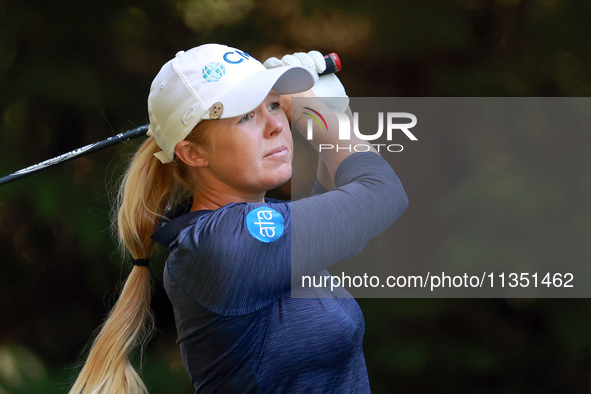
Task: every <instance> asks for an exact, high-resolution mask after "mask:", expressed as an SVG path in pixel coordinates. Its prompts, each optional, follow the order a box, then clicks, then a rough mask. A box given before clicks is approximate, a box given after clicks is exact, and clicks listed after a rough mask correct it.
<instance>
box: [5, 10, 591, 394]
mask: <svg viewBox="0 0 591 394" xmlns="http://www.w3.org/2000/svg"><path fill="white" fill-rule="evenodd" d="M590 17H591V3H590V2H589V1H586V0H585V1H584V0H529V1H528V0H453V1H438V0H429V1H428V0H404V1H395V2H392V1H386V0H382V1H351V0H339V1H335V0H329V1H323V2H318V1H312V0H283V1H260V0H234V1H229V0H145V1H142V2H133V1H129V0H120V1H109V0H106V1H100V2H99V1H86V2H82V1H71V0H20V1H10V2H9V1H7V0H0V83H1V86H2V88H1V91H0V175H5V174H8V173H11V172H14V171H16V170H19V169H21V168H24V167H26V166H29V165H31V164H34V163H37V162H40V161H42V160H45V159H47V158H50V157H54V156H57V155H59V154H61V153H64V152H67V151H70V150H72V149H75V148H78V147H80V146H83V145H86V144H88V143H91V142H95V141H98V140H102V139H104V138H107V137H109V136H111V135H114V134H117V133H119V132H122V131H125V130H128V129H131V128H133V127H135V126H139V125H142V124H145V123H147V110H146V98H147V95H148V91H149V86H150V83H151V80H152V78H153V77H154V76H155V75H156V73H157V72H158V70H159V69H160V67H161V65H162V64H164V63H165V62H166V61H167V60H168V59H170V58H171V57H172V56H174V54H175V53H176V52H177V51H179V50H182V49H188V48H191V47H193V46H197V45H200V44H203V43H207V42H220V43H225V44H228V45H231V46H235V47H238V48H241V49H244V50H245V51H247V52H249V53H250V54H251V55H253V56H255V57H257V58H259V59H261V60H264V59H266V58H267V57H269V56H279V57H280V56H281V55H283V54H285V53H291V52H294V51H296V50H297V51H307V50H310V49H317V50H320V51H321V52H324V53H327V52H332V51H335V52H337V53H338V54H339V55H340V57H341V60H342V61H343V64H344V70H343V71H342V72H341V73H340V74H339V77H340V78H341V80H342V81H343V83H344V85H345V86H346V88H347V91H348V93H349V95H351V96H360V97H372V96H384V97H392V96H399V97H405V96H406V97H412V96H416V97H422V96H433V97H438V96H589V95H590V93H591V78H590V77H589V72H588V70H589V69H590V67H589V66H590V64H591V40H590V38H591V28H590V27H589V26H590V25H589V23H588V20H589V18H590ZM462 132H467V131H461V130H459V131H458V135H454V136H445V138H446V141H443V140H441V141H431V142H430V144H431V149H430V152H431V153H430V154H429V155H428V156H425V157H403V158H401V159H400V167H397V168H395V169H396V171H397V173H398V174H399V176H400V178H401V179H402V181H403V184H404V185H405V188H406V190H407V193H408V194H409V197H410V199H411V207H410V208H409V210H408V211H407V212H406V213H405V214H404V215H403V217H402V218H401V222H399V223H397V226H400V227H399V231H400V233H401V240H400V245H396V248H397V250H399V251H400V253H399V255H398V256H397V258H398V259H399V260H401V261H412V259H417V258H426V259H448V260H449V259H462V258H463V259H465V258H470V256H478V255H479V253H481V252H480V251H481V250H483V249H482V248H483V245H484V246H485V247H486V248H488V249H489V250H497V251H499V250H500V251H506V253H505V255H506V256H507V257H506V258H507V259H508V260H510V259H511V258H513V257H514V256H512V251H515V245H514V244H513V242H512V236H511V229H512V228H513V229H514V228H515V227H514V226H513V225H512V223H499V222H498V221H494V220H492V221H491V220H490V217H491V216H496V215H495V213H496V212H498V214H499V216H501V215H503V214H507V212H513V211H511V209H514V210H515V208H514V205H513V204H511V203H510V202H511V201H518V203H519V204H523V206H526V207H528V208H527V212H526V214H524V215H522V216H520V215H519V214H517V215H516V216H515V217H516V220H517V221H518V224H517V226H518V227H517V228H518V231H519V232H521V233H524V234H525V237H530V238H531V239H530V241H531V245H532V248H535V245H536V244H537V243H538V242H539V240H537V239H536V237H537V236H538V235H539V234H540V233H542V234H543V233H544V228H546V226H548V227H550V226H551V227H552V228H554V229H556V228H559V229H564V231H563V233H564V237H563V238H561V239H559V240H556V242H562V243H564V242H570V241H569V240H573V239H574V240H577V241H576V242H577V244H576V245H574V242H573V247H575V248H576V249H577V251H578V254H577V258H579V257H578V256H580V255H581V251H583V252H582V253H584V255H585V257H586V259H585V261H581V262H580V263H581V264H588V263H589V262H591V253H589V244H591V242H589V241H590V240H591V239H590V238H591V199H590V197H591V157H590V156H591V155H589V152H591V149H590V148H591V135H586V136H584V138H580V140H577V141H574V142H575V144H576V146H577V149H576V150H567V149H565V148H564V147H565V145H564V144H563V142H564V140H563V139H561V138H566V137H564V136H560V135H556V136H536V135H532V136H529V138H528V139H527V140H522V141H519V142H518V143H517V144H515V143H514V141H513V140H510V139H509V138H510V136H508V135H504V136H503V135H501V136H497V137H496V138H497V139H495V140H491V139H487V137H486V136H484V135H482V134H477V135H471V136H469V135H463V134H462ZM442 138H443V137H442ZM570 142H571V143H572V142H573V141H570ZM137 143H138V142H137V141H134V142H130V143H128V144H126V145H122V146H120V147H118V148H111V149H109V150H106V151H102V152H99V153H96V154H93V155H91V156H87V157H84V158H80V159H77V160H75V161H73V162H70V163H67V164H63V165H60V166H56V167H55V168H52V169H50V170H48V171H46V172H44V173H41V174H37V175H33V176H31V177H29V178H26V179H24V180H20V181H17V182H15V183H12V184H9V185H6V186H2V187H1V189H0V394H4V393H11V394H12V393H14V394H17V393H27V394H35V393H57V392H65V391H66V390H67V387H68V384H69V382H71V381H72V378H73V377H74V375H75V368H76V366H77V365H78V363H79V362H80V361H82V358H81V355H82V354H83V350H84V348H85V346H86V344H87V343H88V341H89V339H90V338H91V337H92V335H93V332H94V330H95V329H96V328H97V327H98V326H99V324H100V323H101V321H102V318H103V317H104V316H105V314H106V313H107V311H108V310H109V308H110V306H111V305H112V304H113V302H114V300H115V298H116V295H117V286H118V283H119V282H120V281H121V280H122V279H123V278H125V277H126V274H127V272H128V271H129V269H130V263H129V262H128V261H122V258H121V256H120V254H119V252H118V251H117V250H116V249H115V246H114V242H113V240H112V238H111V236H110V229H109V226H110V223H109V211H110V203H111V201H112V197H113V191H114V185H115V183H116V180H117V178H118V176H119V175H120V174H121V171H122V169H123V167H124V163H125V161H126V160H127V158H128V157H129V155H130V154H131V153H132V152H133V151H134V148H135V147H137ZM425 143H427V144H429V142H428V141H427V142H425ZM505 147H511V152H510V154H507V152H506V151H505V150H504V149H505ZM569 149H570V148H569ZM523 168H527V169H528V171H529V172H528V173H527V174H530V175H531V176H528V177H527V178H526V180H525V181H524V180H523V179H524V178H523V171H522V170H523ZM565 173H567V174H569V176H567V177H565V176H564V174H565ZM483 176H485V177H488V178H487V179H493V180H494V181H495V182H496V183H492V184H493V185H495V184H496V185H498V186H499V187H503V185H506V184H507V182H509V183H510V184H511V185H520V186H521V187H513V188H512V189H511V190H512V193H513V194H511V195H509V196H507V195H506V194H503V193H496V194H494V193H493V194H491V195H492V197H493V198H494V199H495V201H496V202H497V203H496V204H495V205H494V206H493V207H492V208H493V209H494V210H492V211H491V206H490V201H491V200H490V197H491V195H483V194H482V193H481V192H482V188H481V183H482V177H483ZM489 191H490V190H489ZM493 191H494V190H493ZM556 191H559V193H561V194H560V195H561V196H562V198H559V199H556V198H551V197H552V196H551V195H547V194H546V193H555V192H556ZM286 193H289V185H288V186H286V187H285V188H282V189H281V190H278V191H276V194H278V195H280V196H281V195H283V196H285V195H286ZM505 198H510V199H512V200H504V199H505ZM545 198H548V199H550V200H545ZM540 200H541V201H557V204H556V206H552V208H551V212H548V204H539V203H536V202H539V201H540ZM511 206H513V208H511ZM520 206H521V205H520ZM483 220H484V221H483ZM483 223H485V224H483ZM531 227H535V229H536V231H531V232H528V229H530V228H531ZM419 239H431V240H432V241H433V242H432V243H431V245H432V247H431V248H425V247H423V246H421V247H420V248H417V244H416V243H414V242H415V240H419ZM580 240H582V241H580ZM581 242H583V243H581ZM398 246H399V247H398ZM519 250H524V249H519ZM528 250H529V249H525V251H526V252H527V251H528ZM585 253H586V254H585ZM518 257H519V256H517V257H516V258H518ZM572 258H573V256H568V255H565V256H556V259H557V261H559V260H560V259H568V260H569V261H571V260H570V259H572ZM164 259H165V254H164V253H163V252H162V251H161V252H160V254H159V256H158V258H156V259H155V261H154V263H153V267H152V271H153V274H154V275H153V276H154V283H155V292H154V299H153V309H154V311H155V314H156V320H157V321H156V322H157V327H158V329H159V332H158V334H157V335H156V337H155V338H154V339H153V340H152V342H151V343H150V345H149V347H148V349H147V356H146V358H145V360H144V364H143V369H142V375H143V377H144V379H145V381H146V382H147V385H148V387H149V388H150V392H151V393H154V394H157V393H190V392H192V388H191V386H190V383H189V381H188V376H187V374H186V372H185V371H184V369H183V366H182V363H181V359H180V355H179V352H178V348H177V345H176V343H175V340H176V337H175V335H176V334H175V328H174V321H173V315H172V307H171V306H170V304H169V302H168V299H167V298H166V294H165V292H164V290H163V288H162V284H161V271H162V267H163V262H164ZM359 303H360V305H361V307H362V309H363V311H364V314H365V318H366V336H365V342H364V346H365V352H366V359H367V365H368V370H369V375H370V383H371V386H372V391H373V392H375V393H422V392H431V393H451V392H454V393H456V392H460V393H503V394H505V393H506V394H509V393H531V392H535V393H589V392H590V381H591V379H590V364H589V359H590V350H589V339H590V327H591V308H590V303H589V300H588V299H562V300H553V299H515V300H503V299H467V300H457V299H376V300H374V299H361V300H359Z"/></svg>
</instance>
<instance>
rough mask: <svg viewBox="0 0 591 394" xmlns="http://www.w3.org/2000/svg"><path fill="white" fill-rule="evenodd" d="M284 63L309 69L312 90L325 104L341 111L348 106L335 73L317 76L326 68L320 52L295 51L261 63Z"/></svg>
mask: <svg viewBox="0 0 591 394" xmlns="http://www.w3.org/2000/svg"><path fill="white" fill-rule="evenodd" d="M285 64H286V65H288V66H303V67H305V68H307V69H308V71H310V73H311V74H312V76H313V77H314V81H315V83H314V86H313V87H312V92H314V95H315V96H316V97H318V98H319V99H320V101H322V102H323V103H324V104H326V106H328V107H329V108H332V109H338V110H339V111H343V112H344V111H345V109H347V107H348V106H349V97H348V96H347V93H346V92H345V87H344V86H343V84H342V83H341V81H340V80H339V79H338V78H337V76H336V75H335V74H327V75H323V76H321V77H319V76H318V73H322V72H323V71H324V70H325V69H326V62H325V61H324V56H322V54H321V53H320V52H318V51H310V52H308V53H304V52H296V53H294V54H293V55H285V56H283V57H282V58H281V60H279V59H277V58H276V57H270V58H269V59H267V60H265V62H264V63H263V65H264V66H265V67H266V68H275V67H281V66H283V65H285Z"/></svg>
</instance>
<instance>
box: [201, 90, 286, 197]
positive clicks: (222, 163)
mask: <svg viewBox="0 0 591 394" xmlns="http://www.w3.org/2000/svg"><path fill="white" fill-rule="evenodd" d="M208 123H209V124H208V130H207V136H208V138H207V143H206V144H205V146H204V147H203V148H204V152H205V153H204V156H205V158H206V159H207V162H208V165H207V166H206V167H204V168H203V170H205V172H206V174H205V175H206V177H205V180H207V181H208V182H211V183H212V184H211V185H208V186H209V187H212V188H215V189H218V190H220V188H221V189H224V188H227V189H229V190H230V192H237V193H239V194H238V195H244V196H249V195H252V196H260V195H261V193H263V194H264V192H266V191H267V190H270V189H274V188H276V187H278V186H281V185H283V184H284V183H285V182H287V181H288V180H289V178H290V177H291V154H292V138H291V130H290V128H289V123H288V121H287V117H286V116H285V113H284V112H283V110H282V109H281V107H280V104H279V94H277V93H275V92H274V91H271V93H269V95H268V96H267V98H266V99H265V100H264V101H263V103H262V104H261V105H259V106H258V107H257V108H256V109H255V110H254V111H252V112H250V113H248V114H246V115H244V116H238V117H235V118H228V119H220V120H213V121H209V122H208Z"/></svg>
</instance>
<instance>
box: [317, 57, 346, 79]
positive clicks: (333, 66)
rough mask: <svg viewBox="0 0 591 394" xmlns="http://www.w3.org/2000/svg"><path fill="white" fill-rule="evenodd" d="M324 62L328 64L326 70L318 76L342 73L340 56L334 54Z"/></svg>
mask: <svg viewBox="0 0 591 394" xmlns="http://www.w3.org/2000/svg"><path fill="white" fill-rule="evenodd" d="M324 62H325V63H326V69H325V70H324V71H323V72H321V73H320V74H318V76H319V77H321V76H323V75H326V74H334V73H336V72H339V71H341V68H342V67H341V59H339V55H337V54H336V53H334V52H332V53H329V54H328V55H326V56H324Z"/></svg>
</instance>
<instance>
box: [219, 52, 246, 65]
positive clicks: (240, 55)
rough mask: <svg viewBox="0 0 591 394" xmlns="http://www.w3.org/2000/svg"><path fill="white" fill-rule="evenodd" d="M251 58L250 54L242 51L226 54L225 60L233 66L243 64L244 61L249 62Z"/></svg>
mask: <svg viewBox="0 0 591 394" xmlns="http://www.w3.org/2000/svg"><path fill="white" fill-rule="evenodd" d="M230 56H232V58H230ZM250 58H251V56H250V55H249V54H248V53H246V52H242V51H236V52H226V53H224V60H225V61H226V62H227V63H231V64H238V63H242V61H243V60H244V59H246V60H248V59H250Z"/></svg>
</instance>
